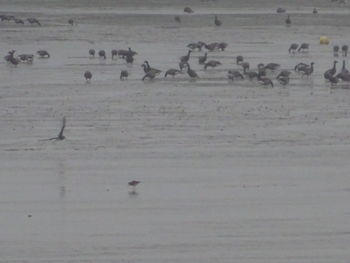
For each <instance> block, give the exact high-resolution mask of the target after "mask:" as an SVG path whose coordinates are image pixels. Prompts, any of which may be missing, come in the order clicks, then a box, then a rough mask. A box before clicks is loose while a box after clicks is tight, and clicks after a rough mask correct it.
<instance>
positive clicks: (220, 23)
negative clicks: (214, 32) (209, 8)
mask: <svg viewBox="0 0 350 263" xmlns="http://www.w3.org/2000/svg"><path fill="white" fill-rule="evenodd" d="M214 23H215V25H216V26H221V25H222V22H221V20H219V19H218V17H217V16H215V19H214Z"/></svg>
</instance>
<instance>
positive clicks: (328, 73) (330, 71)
mask: <svg viewBox="0 0 350 263" xmlns="http://www.w3.org/2000/svg"><path fill="white" fill-rule="evenodd" d="M337 63H338V61H336V60H334V62H333V67H332V68H331V69H328V70H327V71H326V72H325V73H324V74H323V76H324V78H325V79H327V80H329V78H330V77H332V76H334V74H335V73H336V72H337V68H336V65H337Z"/></svg>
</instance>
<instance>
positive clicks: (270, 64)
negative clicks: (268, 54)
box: [265, 63, 280, 71]
mask: <svg viewBox="0 0 350 263" xmlns="http://www.w3.org/2000/svg"><path fill="white" fill-rule="evenodd" d="M279 67H280V64H277V63H269V64H267V65H266V66H265V69H269V70H272V71H274V70H276V69H278V68H279Z"/></svg>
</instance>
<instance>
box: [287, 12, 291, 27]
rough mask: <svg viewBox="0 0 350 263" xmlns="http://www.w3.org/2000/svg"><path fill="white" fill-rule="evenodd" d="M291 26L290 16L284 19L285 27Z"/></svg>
mask: <svg viewBox="0 0 350 263" xmlns="http://www.w3.org/2000/svg"><path fill="white" fill-rule="evenodd" d="M291 24H292V21H291V19H290V16H289V15H288V16H287V18H286V25H287V26H290V25H291Z"/></svg>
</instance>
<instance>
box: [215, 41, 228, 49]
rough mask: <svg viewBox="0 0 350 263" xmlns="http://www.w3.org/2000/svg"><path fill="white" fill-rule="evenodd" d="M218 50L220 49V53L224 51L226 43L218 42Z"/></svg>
mask: <svg viewBox="0 0 350 263" xmlns="http://www.w3.org/2000/svg"><path fill="white" fill-rule="evenodd" d="M217 47H218V49H221V51H224V50H225V49H226V48H227V43H226V42H220V43H219V44H218V45H217Z"/></svg>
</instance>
